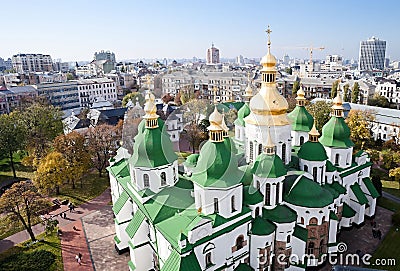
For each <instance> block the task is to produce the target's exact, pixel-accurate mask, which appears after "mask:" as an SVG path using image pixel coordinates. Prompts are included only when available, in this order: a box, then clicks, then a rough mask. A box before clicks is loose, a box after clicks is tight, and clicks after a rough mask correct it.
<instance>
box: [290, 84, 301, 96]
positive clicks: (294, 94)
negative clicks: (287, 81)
mask: <svg viewBox="0 0 400 271" xmlns="http://www.w3.org/2000/svg"><path fill="white" fill-rule="evenodd" d="M299 89H300V82H299V81H294V82H293V87H292V96H293V97H295V96H296V94H297V91H298V90H299Z"/></svg>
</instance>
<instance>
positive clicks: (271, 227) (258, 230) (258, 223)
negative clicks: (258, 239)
mask: <svg viewBox="0 0 400 271" xmlns="http://www.w3.org/2000/svg"><path fill="white" fill-rule="evenodd" d="M275 229H276V226H275V224H274V223H272V222H269V221H268V220H265V219H264V218H262V217H261V216H257V217H256V218H254V220H253V223H252V227H251V231H250V234H252V235H269V234H271V233H273V232H274V231H275Z"/></svg>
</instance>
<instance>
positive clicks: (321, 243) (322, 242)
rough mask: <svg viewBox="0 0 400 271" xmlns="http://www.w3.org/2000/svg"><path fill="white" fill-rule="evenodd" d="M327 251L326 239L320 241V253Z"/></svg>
mask: <svg viewBox="0 0 400 271" xmlns="http://www.w3.org/2000/svg"><path fill="white" fill-rule="evenodd" d="M322 253H325V246H324V239H322V240H321V242H320V243H319V254H320V255H321V254H322Z"/></svg>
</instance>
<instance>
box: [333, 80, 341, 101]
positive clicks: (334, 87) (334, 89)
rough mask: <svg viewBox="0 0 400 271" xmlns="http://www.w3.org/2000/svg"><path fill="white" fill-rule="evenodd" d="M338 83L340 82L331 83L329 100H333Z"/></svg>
mask: <svg viewBox="0 0 400 271" xmlns="http://www.w3.org/2000/svg"><path fill="white" fill-rule="evenodd" d="M339 82H340V80H336V81H335V82H333V83H332V90H331V98H332V99H333V98H335V97H336V95H337V92H338V89H339Z"/></svg>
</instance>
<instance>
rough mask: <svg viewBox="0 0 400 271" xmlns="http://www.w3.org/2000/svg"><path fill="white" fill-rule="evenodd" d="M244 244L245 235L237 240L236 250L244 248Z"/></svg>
mask: <svg viewBox="0 0 400 271" xmlns="http://www.w3.org/2000/svg"><path fill="white" fill-rule="evenodd" d="M243 243H244V237H243V235H240V236H239V237H238V238H236V250H239V249H241V248H243Z"/></svg>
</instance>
